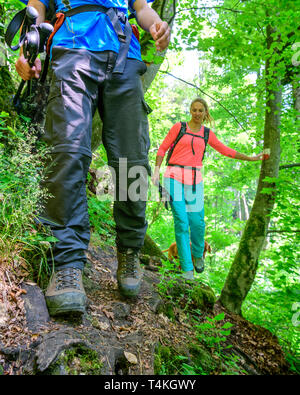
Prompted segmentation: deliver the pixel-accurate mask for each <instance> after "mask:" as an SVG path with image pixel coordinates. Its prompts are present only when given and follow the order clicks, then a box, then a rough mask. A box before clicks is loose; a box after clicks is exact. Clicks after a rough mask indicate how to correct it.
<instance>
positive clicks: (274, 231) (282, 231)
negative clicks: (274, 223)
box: [267, 229, 300, 233]
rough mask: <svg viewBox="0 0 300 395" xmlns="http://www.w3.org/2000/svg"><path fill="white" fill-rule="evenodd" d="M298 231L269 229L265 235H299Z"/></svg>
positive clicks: (299, 230)
mask: <svg viewBox="0 0 300 395" xmlns="http://www.w3.org/2000/svg"><path fill="white" fill-rule="evenodd" d="M299 232H300V229H294V230H284V229H282V230H276V229H270V230H268V231H267V233H299Z"/></svg>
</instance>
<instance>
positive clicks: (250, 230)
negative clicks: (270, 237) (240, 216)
mask: <svg viewBox="0 0 300 395" xmlns="http://www.w3.org/2000/svg"><path fill="white" fill-rule="evenodd" d="M274 33H275V30H274V29H273V28H271V27H270V26H268V27H267V46H268V49H270V47H271V45H272V43H273V41H274V38H273V36H274ZM271 57H272V55H269V57H268V58H267V60H266V96H267V101H266V113H265V126H264V149H265V148H269V149H270V158H269V159H268V160H266V161H263V162H262V166H261V172H260V177H259V182H258V187H257V193H256V197H255V200H254V204H253V207H252V210H251V213H250V217H249V220H248V221H247V223H246V226H245V229H244V232H243V235H242V238H241V242H240V245H239V248H238V251H237V253H236V256H235V258H234V261H233V264H232V266H231V268H230V271H229V274H228V276H227V278H226V281H225V285H224V288H223V289H222V292H221V296H220V302H221V303H222V305H223V306H224V307H226V308H227V309H228V310H230V311H232V312H234V313H236V314H241V307H242V303H243V301H244V299H245V298H246V296H247V294H248V292H249V290H250V288H251V286H252V284H253V281H254V279H255V275H256V270H257V266H258V258H259V255H260V251H261V249H262V247H263V244H264V241H265V238H266V233H267V230H268V225H269V221H270V215H271V212H272V209H273V206H274V200H275V193H276V184H275V183H273V182H266V181H264V180H265V178H266V177H272V178H277V177H278V170H279V161H280V130H279V127H280V106H281V100H282V98H281V79H280V76H279V71H278V70H277V69H275V68H274V67H272V59H271ZM275 67H276V66H275ZM264 188H268V193H262V190H263V189H264Z"/></svg>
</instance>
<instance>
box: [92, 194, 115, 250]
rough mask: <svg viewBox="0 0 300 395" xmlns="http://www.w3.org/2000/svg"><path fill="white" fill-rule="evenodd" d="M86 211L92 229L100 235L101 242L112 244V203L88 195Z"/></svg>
mask: <svg viewBox="0 0 300 395" xmlns="http://www.w3.org/2000/svg"><path fill="white" fill-rule="evenodd" d="M88 212H89V218H90V224H91V227H92V231H93V232H94V233H96V234H97V235H99V236H100V237H101V240H102V242H104V241H105V242H106V244H109V245H113V244H114V238H112V236H113V235H112V232H113V233H114V226H115V224H114V221H113V215H112V203H111V202H110V201H101V200H99V199H98V198H97V196H94V195H91V194H90V195H89V197H88Z"/></svg>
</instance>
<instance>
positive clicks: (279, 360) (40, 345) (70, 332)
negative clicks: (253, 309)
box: [0, 247, 292, 375]
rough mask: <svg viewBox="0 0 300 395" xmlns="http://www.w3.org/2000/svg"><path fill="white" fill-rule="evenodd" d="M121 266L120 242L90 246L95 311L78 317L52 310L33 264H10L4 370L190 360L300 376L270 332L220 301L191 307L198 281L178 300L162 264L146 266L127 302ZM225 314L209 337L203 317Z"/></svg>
mask: <svg viewBox="0 0 300 395" xmlns="http://www.w3.org/2000/svg"><path fill="white" fill-rule="evenodd" d="M154 266H155V265H154ZM1 267H2V268H3V267H4V266H3V265H1ZM116 268H117V260H116V252H115V251H114V250H113V249H112V248H108V249H107V250H105V251H104V250H102V249H101V248H99V247H90V249H89V252H88V264H87V266H86V268H85V271H84V286H85V290H86V293H87V296H88V307H87V313H86V314H85V315H84V316H83V317H82V318H81V319H78V318H74V319H73V320H71V319H68V320H67V319H64V317H62V318H60V319H58V318H57V319H53V318H50V317H49V316H48V313H47V309H46V306H45V303H44V299H43V294H42V292H41V291H40V289H39V288H38V287H37V285H36V284H34V283H33V282H31V281H29V280H28V277H27V269H26V265H25V264H24V265H23V266H22V265H21V266H20V265H19V266H18V268H15V270H10V271H8V270H6V271H4V270H2V271H1V272H0V374H4V375H24V374H101V375H102V374H105V375H106V374H107V375H114V374H123V375H124V374H130V375H141V374H142V375H153V374H156V375H157V374H161V373H164V374H183V370H182V367H183V366H185V371H184V372H185V374H193V373H194V374H196V373H198V374H210V375H219V374H240V375H243V374H253V375H286V374H292V372H291V371H290V370H289V365H288V363H287V362H286V360H285V356H284V353H283V351H282V349H281V346H280V345H279V343H278V340H277V338H276V337H275V336H273V335H272V334H271V333H270V332H269V331H268V330H266V329H264V328H262V327H259V326H257V325H253V324H252V323H251V322H249V321H247V320H245V319H243V318H242V317H240V316H237V315H234V314H230V313H228V312H227V311H226V310H225V309H224V308H223V307H222V306H221V305H220V304H219V303H218V302H217V303H215V304H214V306H213V307H212V306H207V308H203V307H202V310H201V311H199V306H196V305H193V303H194V302H193V303H191V304H190V305H189V309H186V308H185V307H186V306H185V305H186V303H189V299H188V297H187V294H188V290H190V289H191V287H193V286H194V285H193V284H192V283H190V284H187V285H184V287H186V291H183V293H182V294H181V295H180V298H179V299H177V300H176V301H175V300H174V301H173V300H172V298H171V297H170V295H169V296H166V295H162V294H159V292H158V290H157V286H158V284H159V283H160V274H159V272H158V271H156V268H155V267H153V265H152V266H151V265H150V266H149V267H148V268H147V266H145V271H144V272H145V274H144V280H143V285H142V288H141V292H140V295H139V297H138V298H136V299H134V300H126V299H124V298H122V296H121V295H120V294H119V292H118V288H117V281H116ZM149 269H150V270H149ZM166 306H168V309H167V308H166ZM170 306H171V310H172V313H171V314H170V309H169V307H170ZM196 312H197V313H196ZM221 313H224V319H223V320H220V321H218V322H216V323H215V324H214V326H213V327H209V329H210V330H209V331H208V332H206V334H205V336H202V340H201V339H200V338H199V331H197V330H195V325H196V323H197V325H199V324H201V323H205V322H206V323H207V322H209V321H207V318H210V319H213V317H215V316H216V315H219V314H221ZM210 322H212V321H210ZM228 322H229V323H230V324H232V327H231V328H230V329H231V330H230V333H229V334H227V336H226V341H223V342H222V343H220V342H218V341H216V342H214V341H213V339H214V336H215V339H220V337H219V336H220V335H219V333H220V330H221V329H218V328H221V326H222V325H224V323H228ZM208 326H209V325H208ZM202 335H203V333H202ZM68 350H69V353H68V352H67V351H68ZM70 350H73V351H72V352H71V351H70ZM62 356H63V357H62ZM228 361H231V362H228ZM233 361H234V362H233ZM199 366H200V368H199ZM199 369H200V370H199Z"/></svg>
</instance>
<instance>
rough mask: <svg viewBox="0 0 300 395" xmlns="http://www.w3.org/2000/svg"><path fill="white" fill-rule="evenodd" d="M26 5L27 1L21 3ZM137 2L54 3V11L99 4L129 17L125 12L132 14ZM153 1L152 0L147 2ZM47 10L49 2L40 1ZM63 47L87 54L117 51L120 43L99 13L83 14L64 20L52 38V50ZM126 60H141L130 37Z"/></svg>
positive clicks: (91, 0) (88, 0)
mask: <svg viewBox="0 0 300 395" xmlns="http://www.w3.org/2000/svg"><path fill="white" fill-rule="evenodd" d="M21 1H22V2H24V3H27V1H26V0H21ZM135 1H136V0H55V5H56V11H67V10H68V9H69V8H75V7H79V6H81V5H87V4H99V5H103V6H104V7H107V8H109V7H114V8H118V9H119V10H120V11H122V12H124V13H125V14H126V15H127V14H128V9H129V10H130V11H131V12H133V11H134V9H133V4H134V2H135ZM147 1H148V2H152V1H153V0H150V1H149V0H147ZM40 2H41V3H43V4H44V5H45V6H46V7H48V6H49V0H40ZM53 46H62V47H66V48H84V49H88V50H90V51H106V50H110V51H115V52H119V46H120V43H119V40H118V37H117V35H116V33H115V31H114V29H113V27H112V24H111V22H110V20H109V18H108V16H106V15H105V14H103V13H102V12H95V11H92V12H84V13H80V14H77V15H74V16H72V17H67V18H66V20H65V22H64V24H63V25H62V26H61V27H60V29H59V30H58V31H57V33H56V34H55V35H54V37H53V41H52V47H53ZM127 56H128V57H129V58H134V59H138V60H141V48H140V44H139V42H138V40H137V38H136V37H135V35H134V34H133V35H132V38H131V43H130V47H129V51H128V55H127Z"/></svg>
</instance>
